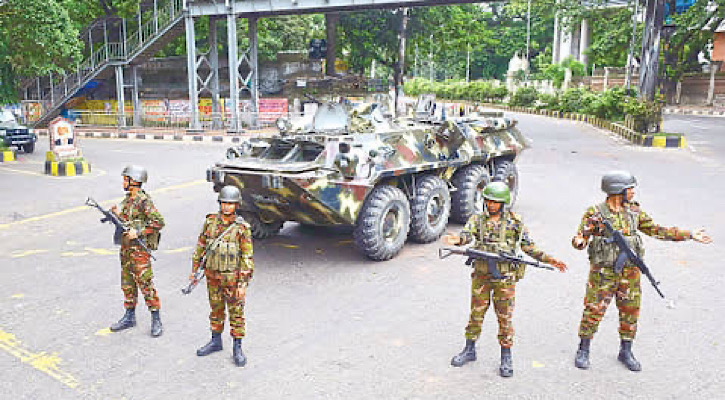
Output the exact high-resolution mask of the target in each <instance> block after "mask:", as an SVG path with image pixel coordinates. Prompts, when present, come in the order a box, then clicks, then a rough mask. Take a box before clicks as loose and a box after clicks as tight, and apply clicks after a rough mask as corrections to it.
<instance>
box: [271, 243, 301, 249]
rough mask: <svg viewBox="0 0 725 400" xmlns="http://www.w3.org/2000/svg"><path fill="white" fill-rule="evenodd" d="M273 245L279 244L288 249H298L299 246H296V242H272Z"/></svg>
mask: <svg viewBox="0 0 725 400" xmlns="http://www.w3.org/2000/svg"><path fill="white" fill-rule="evenodd" d="M272 244H273V245H275V246H281V247H286V248H288V249H298V248H299V247H300V246H297V245H296V244H287V243H272Z"/></svg>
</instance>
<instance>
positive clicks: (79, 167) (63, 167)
mask: <svg viewBox="0 0 725 400" xmlns="http://www.w3.org/2000/svg"><path fill="white" fill-rule="evenodd" d="M90 172H91V164H89V163H88V162H87V161H61V162H57V161H46V162H45V173H46V175H52V176H76V175H83V174H88V173H90Z"/></svg>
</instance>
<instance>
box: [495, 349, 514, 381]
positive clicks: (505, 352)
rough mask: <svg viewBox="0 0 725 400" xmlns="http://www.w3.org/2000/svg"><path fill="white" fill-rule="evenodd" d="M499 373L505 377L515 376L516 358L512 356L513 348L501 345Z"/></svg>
mask: <svg viewBox="0 0 725 400" xmlns="http://www.w3.org/2000/svg"><path fill="white" fill-rule="evenodd" d="M498 374H499V375H501V376H502V377H504V378H510V377H512V376H514V360H513V359H512V358H511V349H510V348H506V347H501V366H500V367H498Z"/></svg>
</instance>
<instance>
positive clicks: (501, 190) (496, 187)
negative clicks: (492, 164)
mask: <svg viewBox="0 0 725 400" xmlns="http://www.w3.org/2000/svg"><path fill="white" fill-rule="evenodd" d="M483 198H484V199H487V200H493V201H498V202H501V203H504V204H509V203H510V202H511V191H510V190H509V186H508V185H507V184H506V183H504V182H500V181H497V182H491V183H489V184H488V185H486V187H484V188H483Z"/></svg>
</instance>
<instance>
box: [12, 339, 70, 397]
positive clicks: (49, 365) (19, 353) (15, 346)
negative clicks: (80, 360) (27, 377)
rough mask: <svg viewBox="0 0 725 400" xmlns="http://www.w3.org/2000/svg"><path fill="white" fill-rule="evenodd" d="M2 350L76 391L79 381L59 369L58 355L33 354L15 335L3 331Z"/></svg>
mask: <svg viewBox="0 0 725 400" xmlns="http://www.w3.org/2000/svg"><path fill="white" fill-rule="evenodd" d="M0 349H2V350H5V351H6V352H8V353H10V354H11V355H13V356H15V357H17V358H19V359H20V361H22V362H24V363H26V364H29V365H30V366H32V367H33V368H35V369H37V370H38V371H42V372H45V373H46V374H48V375H50V376H51V377H53V378H54V379H56V380H58V381H60V382H61V383H63V384H64V385H66V386H68V387H69V388H73V389H75V388H76V387H78V381H77V380H76V378H74V377H73V375H71V374H69V373H67V372H63V371H62V370H61V369H60V368H59V367H58V364H60V362H61V359H60V357H58V353H51V354H47V353H45V352H43V351H41V352H39V353H33V352H31V351H29V350H26V349H24V348H23V347H22V345H21V343H20V341H19V340H18V339H16V338H15V335H13V334H12V333H7V332H5V331H3V330H2V329H0Z"/></svg>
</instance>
